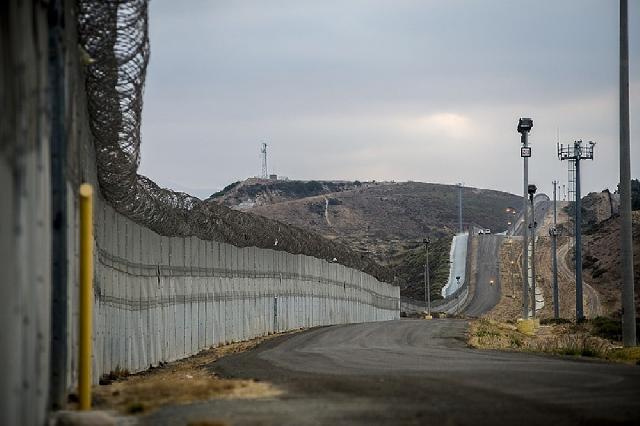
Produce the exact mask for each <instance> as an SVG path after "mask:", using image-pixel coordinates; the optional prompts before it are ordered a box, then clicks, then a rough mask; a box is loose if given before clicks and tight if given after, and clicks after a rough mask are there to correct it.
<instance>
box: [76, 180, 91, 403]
mask: <svg viewBox="0 0 640 426" xmlns="http://www.w3.org/2000/svg"><path fill="white" fill-rule="evenodd" d="M92 298H93V187H92V186H91V185H90V184H88V183H83V184H82V185H80V354H79V355H80V357H79V358H80V359H79V362H78V366H79V372H78V395H79V399H80V409H81V410H90V409H91V346H92V340H93V339H92V318H93V314H92V311H93V306H92V305H93V299H92Z"/></svg>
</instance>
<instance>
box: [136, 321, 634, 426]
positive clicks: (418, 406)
mask: <svg viewBox="0 0 640 426" xmlns="http://www.w3.org/2000/svg"><path fill="white" fill-rule="evenodd" d="M466 328H467V323H466V322H465V321H463V320H433V321H420V320H402V321H390V322H382V323H368V324H353V325H345V326H333V327H325V328H319V329H314V330H309V331H307V332H304V333H300V334H296V335H291V336H283V337H282V338H278V339H274V340H272V341H270V342H268V343H265V344H263V345H262V346H260V347H258V349H256V350H252V351H249V352H246V353H242V354H238V355H232V356H229V357H225V358H222V359H221V360H219V361H217V362H216V363H214V364H212V365H211V368H212V369H213V370H215V371H216V372H218V373H220V374H221V375H224V376H232V377H240V378H257V379H259V380H267V381H270V382H273V383H274V384H275V385H276V386H278V387H280V388H281V389H282V390H283V391H284V393H283V394H282V395H280V396H277V397H273V398H268V399H257V400H251V401H247V400H213V401H208V402H203V403H198V404H191V405H178V406H167V407H165V408H163V409H161V410H159V411H157V412H155V413H152V414H150V415H148V416H147V417H145V418H143V419H142V420H143V421H144V422H146V423H147V424H153V425H176V424H177V425H180V424H187V423H189V422H192V424H196V423H197V422H202V424H233V425H248V424H261V425H275V424H277V425H283V424H284V425H333V424H341V425H342V424H347V425H421V424H445V425H467V424H468V425H484V424H491V425H494V424H509V425H512V424H518V425H529V424H531V425H533V424H549V425H551V424H552V425H574V424H594V425H595V424H611V423H615V422H628V424H632V423H634V422H635V424H638V422H640V411H639V410H638V407H637V401H638V400H640V368H638V367H634V366H627V365H611V364H605V363H600V362H585V361H578V360H570V359H565V358H560V357H546V356H540V355H532V354H526V353H510V352H494V351H479V350H474V349H470V348H468V347H467V346H466V344H465V337H464V333H465V330H466ZM205 422H209V423H205ZM214 422H219V423H214Z"/></svg>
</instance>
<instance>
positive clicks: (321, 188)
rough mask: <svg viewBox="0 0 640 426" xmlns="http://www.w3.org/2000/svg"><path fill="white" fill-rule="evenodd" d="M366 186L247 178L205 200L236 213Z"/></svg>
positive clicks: (347, 183)
mask: <svg viewBox="0 0 640 426" xmlns="http://www.w3.org/2000/svg"><path fill="white" fill-rule="evenodd" d="M367 185H369V184H364V185H363V184H362V183H361V182H359V181H355V182H347V181H316V180H311V181H300V180H271V179H259V178H250V179H247V180H245V181H242V182H240V181H238V182H234V183H231V184H229V185H227V186H226V187H225V188H224V189H222V190H221V191H218V192H216V193H215V194H212V195H211V197H209V199H208V201H214V202H216V203H218V204H223V205H225V206H227V207H234V208H236V209H238V210H247V209H251V208H253V207H258V206H264V205H271V204H275V203H281V202H284V201H290V200H298V199H300V198H305V197H312V196H315V195H322V194H329V193H332V192H341V191H348V190H351V189H356V188H359V187H362V186H367Z"/></svg>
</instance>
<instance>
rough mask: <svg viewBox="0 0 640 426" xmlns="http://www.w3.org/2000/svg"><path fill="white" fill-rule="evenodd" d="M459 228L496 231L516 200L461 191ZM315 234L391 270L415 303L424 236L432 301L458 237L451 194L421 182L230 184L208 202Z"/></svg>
mask: <svg viewBox="0 0 640 426" xmlns="http://www.w3.org/2000/svg"><path fill="white" fill-rule="evenodd" d="M462 196H463V225H464V226H465V227H466V226H468V225H469V224H476V225H479V226H482V227H484V228H491V229H492V230H493V231H494V232H499V231H502V230H504V229H505V228H506V226H507V221H508V220H510V219H511V218H512V217H513V215H512V214H509V213H507V212H506V209H507V208H508V207H510V208H516V209H517V208H518V207H519V206H520V204H521V198H520V197H519V196H516V195H513V194H508V193H505V192H499V191H492V190H484V189H476V188H463V190H462ZM208 201H210V202H214V203H217V204H223V205H226V206H229V207H231V208H234V209H238V210H243V211H247V212H250V213H253V214H256V215H260V216H263V217H266V218H270V219H275V220H277V221H280V222H283V223H287V224H290V225H294V226H296V227H299V228H303V229H308V230H311V231H314V232H317V233H319V234H320V235H323V236H325V237H327V238H329V239H331V240H334V241H337V242H341V243H344V244H345V245H346V246H348V247H349V248H350V249H352V250H354V251H356V252H360V253H363V254H367V255H371V256H373V257H374V258H375V259H376V260H377V261H378V262H379V263H380V264H383V265H385V266H389V267H391V268H392V270H393V271H394V273H395V275H396V277H397V281H398V284H399V285H400V286H401V291H402V293H403V294H405V295H408V296H410V297H414V298H418V299H422V298H423V297H424V289H423V284H422V283H423V280H424V273H423V268H424V267H423V265H424V257H425V255H424V248H423V246H422V244H421V243H420V242H421V241H422V239H423V238H424V237H425V236H430V237H431V238H432V247H431V254H430V271H431V273H430V277H431V281H432V283H433V286H432V293H433V296H434V298H437V297H439V293H440V289H441V287H442V286H443V285H444V282H445V281H446V279H447V277H448V268H449V264H448V261H449V249H450V245H451V236H452V235H453V234H454V233H455V232H457V230H458V187H457V186H455V185H441V184H431V183H421V182H402V183H395V182H358V181H355V182H347V181H270V180H263V179H248V180H246V181H243V182H235V183H233V184H231V185H229V186H228V187H227V188H225V189H224V190H222V191H220V192H218V193H216V194H214V195H212V196H211V197H210V198H209V200H208Z"/></svg>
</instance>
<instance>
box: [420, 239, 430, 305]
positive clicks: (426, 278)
mask: <svg viewBox="0 0 640 426" xmlns="http://www.w3.org/2000/svg"><path fill="white" fill-rule="evenodd" d="M422 242H423V243H424V249H425V251H426V254H427V261H426V262H425V264H424V304H425V309H426V310H427V317H431V284H430V282H429V244H430V243H431V239H430V238H425V239H424V240H422Z"/></svg>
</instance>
